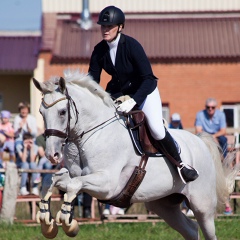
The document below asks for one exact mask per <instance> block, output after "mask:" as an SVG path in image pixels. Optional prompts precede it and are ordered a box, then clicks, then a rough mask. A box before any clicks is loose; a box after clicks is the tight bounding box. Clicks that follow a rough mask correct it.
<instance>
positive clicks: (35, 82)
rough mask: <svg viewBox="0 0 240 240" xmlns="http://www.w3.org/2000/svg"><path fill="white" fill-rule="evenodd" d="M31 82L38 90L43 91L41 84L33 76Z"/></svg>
mask: <svg viewBox="0 0 240 240" xmlns="http://www.w3.org/2000/svg"><path fill="white" fill-rule="evenodd" d="M33 83H34V85H35V87H36V88H37V89H38V90H39V91H40V92H43V90H42V87H41V84H40V83H39V82H38V81H37V80H36V79H35V78H33Z"/></svg>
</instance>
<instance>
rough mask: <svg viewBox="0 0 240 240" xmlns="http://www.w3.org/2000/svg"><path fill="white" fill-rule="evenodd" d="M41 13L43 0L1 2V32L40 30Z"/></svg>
mask: <svg viewBox="0 0 240 240" xmlns="http://www.w3.org/2000/svg"><path fill="white" fill-rule="evenodd" d="M41 12H42V1H41V0H0V31H19V30H22V31H34V30H40V27H41Z"/></svg>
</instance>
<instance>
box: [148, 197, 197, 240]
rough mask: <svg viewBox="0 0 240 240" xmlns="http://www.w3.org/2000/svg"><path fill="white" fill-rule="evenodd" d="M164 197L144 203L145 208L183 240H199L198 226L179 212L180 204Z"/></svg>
mask: <svg viewBox="0 0 240 240" xmlns="http://www.w3.org/2000/svg"><path fill="white" fill-rule="evenodd" d="M170 198H171V197H170V196H169V197H166V198H163V199H158V200H155V201H152V202H148V203H145V205H146V208H147V209H148V210H150V211H152V212H154V213H156V214H157V215H158V216H160V217H161V218H163V219H164V220H165V222H166V223H167V224H168V225H169V226H170V227H172V228H173V229H175V230H176V231H177V232H179V233H180V234H181V235H182V236H183V237H184V238H185V239H187V240H188V239H189V240H190V239H191V240H199V239H200V237H199V233H198V224H197V222H194V221H193V220H191V219H190V218H188V217H186V216H185V214H183V213H182V212H181V210H180V203H173V202H172V201H171V199H170Z"/></svg>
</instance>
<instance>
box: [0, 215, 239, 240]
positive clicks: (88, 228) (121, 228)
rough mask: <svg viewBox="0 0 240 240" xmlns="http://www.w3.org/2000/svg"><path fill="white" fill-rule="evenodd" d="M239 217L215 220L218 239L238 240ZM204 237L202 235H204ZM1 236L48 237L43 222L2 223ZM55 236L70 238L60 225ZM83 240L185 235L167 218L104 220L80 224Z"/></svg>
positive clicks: (20, 239) (19, 239) (9, 239)
mask: <svg viewBox="0 0 240 240" xmlns="http://www.w3.org/2000/svg"><path fill="white" fill-rule="evenodd" d="M239 220H240V218H239V217H238V218H229V217H228V218H226V219H223V220H216V232H217V236H218V240H237V239H239V238H240V231H239ZM201 238H202V239H203V236H202V235H201ZM0 239H1V240H40V239H45V238H44V237H43V236H42V234H41V229H40V226H37V227H27V226H24V225H21V224H13V225H6V224H1V225H0ZM55 239H61V240H66V239H71V238H69V237H68V236H66V235H65V233H64V232H63V230H62V228H61V227H59V233H58V235H57V237H56V238H55ZM72 239H82V240H83V239H84V240H106V239H107V240H122V239H126V240H128V239H129V240H156V239H161V240H165V239H166V240H178V239H179V240H180V239H183V238H182V237H181V236H180V235H179V234H178V233H177V232H175V231H174V230H173V229H171V228H170V227H168V226H167V224H166V223H164V222H158V223H105V224H100V225H95V224H91V225H81V226H80V231H79V233H78V235H77V236H76V237H75V238H72Z"/></svg>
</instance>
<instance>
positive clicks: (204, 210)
mask: <svg viewBox="0 0 240 240" xmlns="http://www.w3.org/2000/svg"><path fill="white" fill-rule="evenodd" d="M202 199H203V198H202ZM202 199H201V200H202ZM210 199H211V202H209V203H207V202H206V201H205V204H204V205H203V206H202V207H201V208H200V209H199V207H198V208H197V209H194V206H200V205H201V203H200V202H199V199H197V201H196V199H195V201H194V203H193V202H191V203H190V205H191V208H192V210H193V212H194V216H195V218H196V219H197V221H198V223H199V225H200V228H201V230H202V233H203V235H204V238H205V239H206V240H216V239H217V237H216V233H215V223H214V217H215V209H216V203H215V202H214V201H213V198H210Z"/></svg>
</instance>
